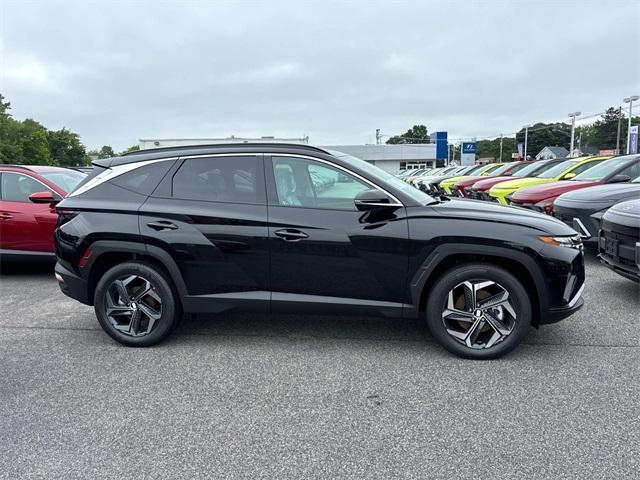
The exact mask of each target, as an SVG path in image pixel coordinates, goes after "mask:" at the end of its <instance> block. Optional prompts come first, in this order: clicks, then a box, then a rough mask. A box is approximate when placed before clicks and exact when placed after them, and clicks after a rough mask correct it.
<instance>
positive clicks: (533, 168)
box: [518, 162, 555, 177]
mask: <svg viewBox="0 0 640 480" xmlns="http://www.w3.org/2000/svg"><path fill="white" fill-rule="evenodd" d="M527 163H528V165H525V166H524V168H522V169H521V170H520V171H519V172H518V176H519V177H529V176H531V177H535V176H536V175H537V174H539V173H541V172H544V171H545V170H547V169H549V168H551V167H553V166H554V165H555V163H553V162H527Z"/></svg>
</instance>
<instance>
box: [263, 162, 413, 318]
mask: <svg viewBox="0 0 640 480" xmlns="http://www.w3.org/2000/svg"><path fill="white" fill-rule="evenodd" d="M265 160H266V161H265V166H266V172H267V190H268V195H269V240H270V245H271V290H272V297H271V298H272V311H274V312H278V311H296V312H299V311H304V310H305V309H307V310H308V311H310V312H314V313H328V312H333V311H335V312H344V313H363V314H365V313H382V314H385V315H390V316H399V315H401V314H402V302H403V299H404V298H405V289H406V280H405V277H406V272H407V260H408V254H407V238H408V223H407V220H406V217H405V209H404V207H395V208H382V209H380V210H373V211H368V212H361V211H358V210H357V209H356V207H355V205H354V199H355V196H356V195H357V194H358V193H359V192H361V191H363V190H371V189H372V188H374V186H373V185H372V184H370V183H369V182H367V181H366V180H365V179H363V178H362V177H359V176H357V175H355V174H351V173H349V172H348V171H347V170H344V169H342V168H340V167H337V166H336V165H332V164H331V163H328V162H325V161H322V160H319V159H311V158H301V157H295V156H275V155H274V156H272V157H267V158H266V159H265Z"/></svg>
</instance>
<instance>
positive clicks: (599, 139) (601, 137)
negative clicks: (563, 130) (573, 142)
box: [576, 107, 640, 153]
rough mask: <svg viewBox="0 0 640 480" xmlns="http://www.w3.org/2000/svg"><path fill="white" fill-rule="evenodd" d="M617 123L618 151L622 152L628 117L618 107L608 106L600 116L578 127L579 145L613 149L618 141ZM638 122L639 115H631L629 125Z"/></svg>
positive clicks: (639, 122) (625, 143)
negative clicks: (588, 123) (592, 121)
mask: <svg viewBox="0 0 640 480" xmlns="http://www.w3.org/2000/svg"><path fill="white" fill-rule="evenodd" d="M618 123H619V124H620V151H621V153H624V152H625V151H626V146H627V131H628V117H625V115H624V112H623V111H622V109H621V108H620V107H618V108H615V107H610V108H608V109H607V111H606V112H605V113H604V114H602V116H601V117H600V118H599V119H598V120H597V121H596V122H595V123H592V124H590V125H583V126H580V127H578V128H577V129H576V130H577V133H578V135H579V136H580V145H581V146H583V147H584V146H589V147H596V148H598V149H599V150H606V149H615V148H616V147H617V141H618ZM638 124H640V117H633V118H632V119H631V125H638Z"/></svg>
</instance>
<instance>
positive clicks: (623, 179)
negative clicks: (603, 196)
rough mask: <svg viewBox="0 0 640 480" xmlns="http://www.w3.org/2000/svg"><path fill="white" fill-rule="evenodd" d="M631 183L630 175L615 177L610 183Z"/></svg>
mask: <svg viewBox="0 0 640 480" xmlns="http://www.w3.org/2000/svg"><path fill="white" fill-rule="evenodd" d="M630 181H631V177H630V176H629V175H620V174H618V175H614V176H613V178H612V179H611V180H609V183H623V182H630Z"/></svg>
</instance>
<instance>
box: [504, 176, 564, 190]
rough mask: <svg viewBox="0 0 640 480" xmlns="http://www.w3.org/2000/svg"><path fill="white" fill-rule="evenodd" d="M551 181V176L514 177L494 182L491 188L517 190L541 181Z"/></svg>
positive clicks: (538, 183) (539, 183) (541, 182)
mask: <svg viewBox="0 0 640 480" xmlns="http://www.w3.org/2000/svg"><path fill="white" fill-rule="evenodd" d="M549 182H553V178H537V177H531V178H529V177H524V178H516V179H513V180H508V181H506V182H500V183H498V184H496V185H495V186H494V187H493V188H495V189H496V190H500V189H505V190H517V189H519V188H524V187H529V186H532V185H541V184H543V183H549Z"/></svg>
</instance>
